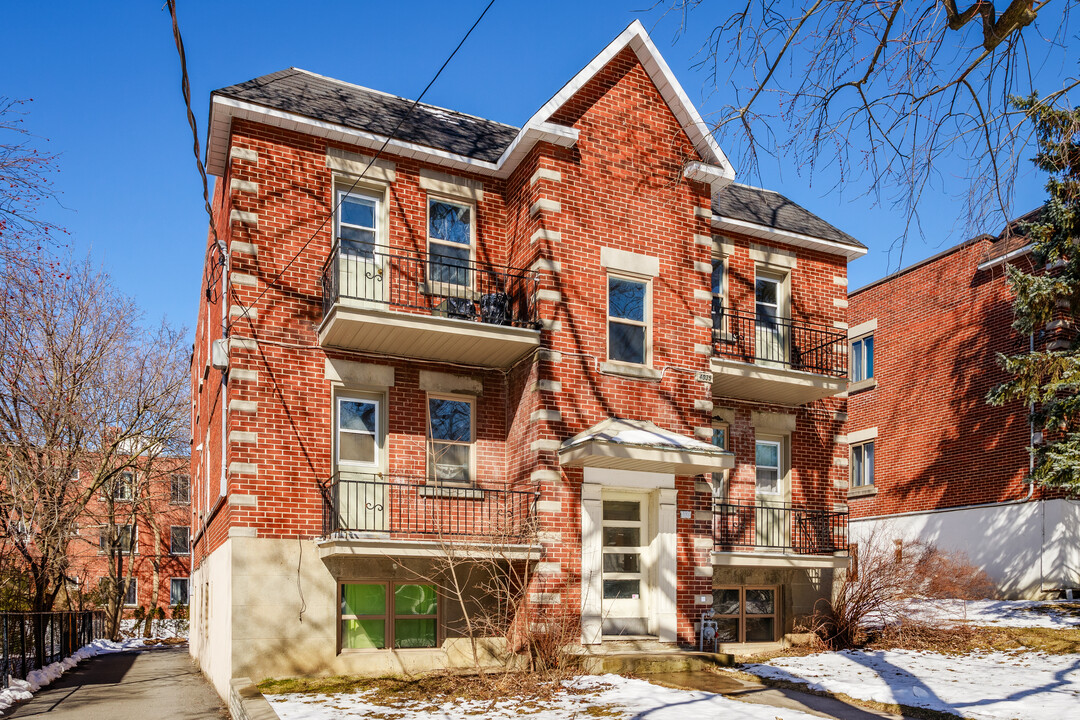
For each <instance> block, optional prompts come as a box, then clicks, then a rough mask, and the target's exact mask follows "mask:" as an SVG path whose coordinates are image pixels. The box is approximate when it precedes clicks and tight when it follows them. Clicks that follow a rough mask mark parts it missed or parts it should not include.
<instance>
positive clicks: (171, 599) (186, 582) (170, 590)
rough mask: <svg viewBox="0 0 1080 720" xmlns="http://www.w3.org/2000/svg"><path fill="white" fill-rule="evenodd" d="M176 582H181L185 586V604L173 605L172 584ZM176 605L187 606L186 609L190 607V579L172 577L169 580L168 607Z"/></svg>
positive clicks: (175, 604)
mask: <svg viewBox="0 0 1080 720" xmlns="http://www.w3.org/2000/svg"><path fill="white" fill-rule="evenodd" d="M177 580H183V581H184V585H185V586H186V590H185V591H184V594H185V595H187V599H188V601H187V602H186V603H175V602H173V583H174V582H176V581H177ZM177 605H184V606H187V607H190V606H191V578H187V577H172V578H169V607H176V606H177Z"/></svg>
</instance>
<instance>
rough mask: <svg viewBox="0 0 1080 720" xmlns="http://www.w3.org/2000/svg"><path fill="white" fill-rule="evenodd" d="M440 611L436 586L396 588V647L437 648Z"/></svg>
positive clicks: (404, 586)
mask: <svg viewBox="0 0 1080 720" xmlns="http://www.w3.org/2000/svg"><path fill="white" fill-rule="evenodd" d="M437 608H438V601H437V599H436V595H435V586H434V585H397V586H395V587H394V647H395V648H429V647H435V643H436V626H435V622H436V612H437Z"/></svg>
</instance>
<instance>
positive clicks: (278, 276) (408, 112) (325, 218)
mask: <svg viewBox="0 0 1080 720" xmlns="http://www.w3.org/2000/svg"><path fill="white" fill-rule="evenodd" d="M174 1H175V0H169V2H170V3H172V2H174ZM494 4H495V0H489V2H488V4H487V5H486V6H485V7H484V10H483V12H481V13H480V15H479V16H478V17H477V18H476V21H475V22H473V24H472V26H471V27H470V28H469V29H468V31H467V32H466V33H465V35H463V36H462V38H461V40H460V41H459V42H458V44H457V46H456V47H455V48H454V50H453V52H451V53H450V54H449V55H448V56H447V58H446V60H444V61H443V64H442V65H441V66H440V67H439V69H438V71H437V72H436V73H435V75H434V76H432V78H431V80H430V81H428V84H427V85H426V86H425V87H424V89H423V91H422V92H421V93H420V94H419V95H418V96H417V97H416V99H415V100H413V101H412V104H411V105H410V106H409V109H408V110H406V111H405V114H404V115H402V116H401V119H400V120H398V123H397V125H395V126H394V129H393V130H392V131H390V134H389V135H388V136H387V137H386V140H384V141H383V143H382V145H381V146H380V147H379V150H378V152H376V153H375V155H374V156H373V157H372V158H371V159H370V160H368V162H367V165H365V166H364V169H363V170H362V171H361V172H360V174H359V175H358V176H357V177H356V179H355V180H353V183H352V185H350V186H349V189H348V190H346V191H345V192H344V193H337V199H336V200H335V201H334V206H333V208H331V210H330V212H328V213H327V214H326V215H325V216H323V219H322V221H321V222H320V223H319V226H318V227H316V228H315V230H314V231H313V232H312V233H311V235H309V236H308V238H307V240H305V241H304V244H303V245H301V246H300V249H299V250H297V251H296V252H295V253H294V254H293V256H292V257H291V258H290V259H289V261H288V262H287V263H286V264H285V266H284V267H283V268H281V270H279V271H278V272H277V274H276V275H275V276H274V277H273V279H272V280H270V281H269V282H267V283H266V287H264V288H263V289H262V291H260V292H259V294H258V295H256V296H255V299H254V300H252V301H251V302H250V303H249V304H248V305H247V307H244V308H243V310H242V312H241V313H240V314H239V315H237V316H236V318H234V319H232V320H230V321H229V324H228V325H227V326H226V331H228V330H230V329H232V327H233V325H235V324H236V323H237V322H239V321H240V320H241V319H242V318H245V317H247V315H248V313H249V312H250V311H251V309H252V308H253V307H255V305H257V304H258V302H259V301H260V300H261V299H262V298H263V296H264V295H266V293H267V292H268V291H269V290H270V288H272V287H274V286H275V284H276V283H277V281H278V280H280V279H281V276H282V275H284V274H285V272H286V271H287V270H288V269H289V268H290V267H292V265H293V263H295V262H296V261H297V259H299V257H300V256H301V255H302V254H303V253H304V251H305V250H307V248H308V246H309V245H310V244H311V241H312V240H314V239H315V238H316V237H318V235H319V233H321V232H322V230H323V228H325V227H326V223H327V222H329V221H330V220H331V219H333V218H334V216H335V215H336V214H337V211H338V209H339V208H340V207H341V202H342V199H343V198H344V197H345V196H346V195H348V194H349V193H351V192H352V191H353V190H355V189H356V186H357V184H359V182H360V181H361V180H362V179H363V178H364V176H365V175H366V174H367V171H368V170H370V169H371V166H372V165H374V164H375V162H376V161H377V160H378V159H379V157H380V156H381V155H382V154H383V152H384V151H385V150H386V148H387V146H388V145H389V144H390V142H391V141H392V140H393V139H394V138H395V136H396V135H397V133H398V130H400V129H401V126H402V125H404V124H405V121H406V120H408V119H409V116H410V115H412V112H413V110H415V109H416V106H417V105H419V104H420V101H421V100H422V99H423V98H424V95H426V94H427V91H428V90H430V89H431V86H432V85H434V84H435V81H436V80H438V79H439V76H440V75H442V72H443V70H445V69H446V66H447V65H449V64H450V61H451V60H453V59H454V56H455V55H457V53H458V50H460V49H461V47H462V45H464V44H465V41H466V40H468V39H469V36H470V35H472V32H473V30H475V29H476V26H477V25H479V24H480V21H481V20H483V19H484V16H485V15H487V12H488V10H490V9H491V6H492V5H494Z"/></svg>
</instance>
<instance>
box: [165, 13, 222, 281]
mask: <svg viewBox="0 0 1080 720" xmlns="http://www.w3.org/2000/svg"><path fill="white" fill-rule="evenodd" d="M166 5H168V6H169V15H170V16H171V18H172V29H173V39H174V40H175V41H176V52H177V53H178V54H179V55H180V91H181V92H182V93H183V95H184V107H185V108H186V109H187V121H188V126H189V127H190V128H191V138H192V140H193V142H194V147H193V151H194V153H195V164H196V166H197V167H198V168H199V176H200V177H201V178H202V192H203V206H204V207H205V208H206V214H207V215H208V216H209V217H210V233H211V235H213V237H214V247H215V248H217V250H218V253H220V255H221V257H220V258H219V259H217V261H216V262H215V261H213V260H211V262H213V264H212V265H211V269H210V272H209V273H208V275H207V280H206V294H207V298H208V299H209V296H210V293H211V288H212V287H214V286H216V285H217V277H215V269H217V270H218V271H220V269H221V268H222V267H223V265H224V262H225V257H224V256H225V250H224V248H222V247H221V240H220V239H219V238H218V234H217V226H216V225H215V224H214V211H213V209H212V208H211V207H210V187H209V182H208V180H207V179H206V166H205V165H204V164H203V160H202V153H201V151H200V149H199V126H198V124H197V123H196V122H195V113H193V112H192V111H191V83H190V82H189V80H188V69H187V55H186V53H185V52H184V39H183V38H182V37H181V36H180V23H179V22H178V21H177V19H176V0H166ZM209 254H210V250H209V248H208V249H207V255H209Z"/></svg>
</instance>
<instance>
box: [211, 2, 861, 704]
mask: <svg viewBox="0 0 1080 720" xmlns="http://www.w3.org/2000/svg"><path fill="white" fill-rule="evenodd" d="M410 104H411V102H410V101H407V100H404V99H401V98H396V97H393V96H388V95H385V94H383V93H379V92H376V91H372V90H368V89H365V88H361V87H358V86H354V85H350V84H347V83H344V82H340V81H337V80H332V79H329V78H324V77H321V76H318V75H314V74H311V73H308V72H305V71H302V70H295V69H290V70H285V71H282V72H278V73H274V74H272V75H267V76H264V77H261V78H257V79H255V80H252V81H249V82H246V83H242V84H240V85H234V86H232V87H228V88H224V89H222V90H218V91H215V92H214V93H213V94H212V98H211V105H212V107H211V116H210V128H211V134H210V138H209V141H208V158H209V159H208V167H209V169H210V171H211V172H212V173H213V174H214V175H216V176H217V178H218V180H217V182H216V188H215V198H214V208H215V213H216V227H217V229H218V233H219V234H220V235H221V239H222V241H223V243H224V244H225V247H227V251H228V252H227V263H228V264H227V267H225V268H224V269H220V268H218V267H216V266H213V265H211V266H209V267H208V271H207V275H206V278H205V287H204V288H201V289H200V309H199V318H198V325H197V329H196V332H197V336H196V337H197V341H196V349H195V358H194V363H193V368H192V390H193V392H192V396H193V401H194V405H193V422H194V430H193V435H194V437H195V448H194V453H193V455H192V478H193V488H194V503H195V507H194V509H195V513H196V526H195V536H194V537H193V560H194V570H193V576H192V577H193V585H192V620H193V622H192V639H191V649H192V653H193V654H194V655H195V656H196V657H197V658H198V659H199V661H200V663H201V665H202V667H203V668H204V670H205V671H206V672H207V674H208V675H209V676H210V677H211V679H212V680H213V682H214V683H215V685H216V687H217V688H218V690H219V692H225V691H226V688H227V687H228V681H229V679H230V678H231V677H234V676H249V677H258V678H262V677H267V676H281V675H297V674H304V673H327V672H333V673H357V672H369V673H383V672H393V671H400V670H421V669H424V668H432V667H442V666H446V665H448V664H454V663H455V662H463V661H464V657H463V654H462V653H461V652H460V650H461V648H462V647H463V646H462V645H461V640H460V635H461V631H460V628H459V627H458V626H457V624H456V622H457V621H458V620H459V618H456V617H455V615H456V609H455V608H454V607H452V606H450V605H449V604H448V603H446V602H444V601H443V600H442V599H440V598H437V597H436V593H435V592H434V588H430V587H427V586H426V585H425V584H424V583H422V582H420V581H418V580H417V579H416V576H415V575H414V574H412V572H411V571H419V570H421V569H422V566H423V565H424V564H425V563H426V562H427V560H426V558H429V557H430V556H431V555H432V554H438V553H440V552H444V551H445V547H446V546H445V543H446V542H448V541H450V542H461V543H469V544H470V547H471V549H472V550H476V548H478V547H479V548H484V547H488V548H489V549H490V551H491V552H495V549H493V548H492V546H496V545H497V546H498V552H500V553H506V554H509V555H510V556H512V557H514V558H517V559H519V560H521V561H528V562H532V563H534V570H535V575H534V584H533V586H532V588H531V591H530V592H529V594H528V601H529V607H530V609H529V610H528V612H529V613H530V614H531V619H533V620H537V619H542V618H545V617H551V616H553V615H554V614H557V613H560V612H562V613H570V614H572V615H573V616H574V617H575V618H580V624H581V629H580V641H581V643H582V644H583V645H586V646H588V647H591V648H600V649H601V650H602V649H603V648H604V647H606V646H609V645H611V644H612V643H614V642H615V641H617V640H619V639H620V638H626V637H628V636H633V637H641V636H644V637H649V638H653V639H655V640H656V641H658V642H661V643H671V644H674V643H679V644H683V645H689V644H695V643H696V625H695V623H696V621H697V620H698V619H699V618H700V616H701V613H702V612H703V611H704V610H706V609H707V608H710V607H713V608H714V609H715V610H716V611H717V613H718V616H721V617H719V620H720V629H721V634H722V636H723V638H724V639H725V640H726V641H728V642H729V643H733V644H736V645H743V646H744V647H745V645H744V644H745V643H754V642H765V643H775V642H780V641H781V640H782V638H783V636H784V634H785V633H788V632H790V631H791V630H792V628H793V625H794V622H795V618H796V617H797V616H798V615H800V614H805V613H807V612H809V611H810V610H811V609H812V608H813V605H814V602H815V601H816V600H817V599H818V598H820V597H821V596H823V595H827V594H828V593H829V592H830V591H831V588H832V579H833V574H834V572H835V571H837V570H838V569H842V568H844V567H846V565H847V558H846V556H845V553H844V551H843V549H846V547H847V537H846V506H845V504H844V501H845V492H846V482H847V479H846V469H845V467H844V464H845V461H846V453H847V450H846V448H845V447H844V446H842V445H839V444H838V443H837V436H839V435H840V434H841V433H842V428H843V423H844V421H845V415H844V401H843V400H842V399H837V398H835V397H832V396H834V395H836V394H838V393H841V392H843V391H844V390H845V389H846V386H847V382H846V369H847V359H846V343H845V339H846V324H845V322H844V317H845V314H846V310H845V308H846V305H847V301H846V286H847V279H846V278H847V262H848V260H850V259H852V258H854V257H858V256H860V255H862V254H863V253H864V252H865V248H864V247H863V246H862V245H860V244H859V243H858V242H857V241H855V240H854V239H852V238H850V237H849V236H847V235H845V234H844V233H842V232H840V231H839V230H837V229H836V228H834V227H832V226H831V225H829V224H828V223H825V222H824V221H822V220H821V219H819V218H817V217H815V216H814V215H812V214H810V213H809V212H807V211H806V210H804V209H802V208H800V207H799V206H797V205H795V204H794V203H792V202H791V201H789V200H787V199H786V198H784V197H783V196H782V195H779V194H777V193H773V192H770V191H766V190H759V189H756V188H750V187H747V186H744V185H738V184H734V183H732V179H733V177H734V170H733V168H732V167H731V165H730V164H729V162H728V160H727V158H726V157H725V156H724V154H723V153H722V152H721V150H720V148H719V147H718V146H717V145H716V143H715V141H714V140H713V138H712V137H711V135H710V134H709V132H708V129H707V127H706V126H705V124H704V123H703V122H702V120H701V118H700V116H699V115H698V113H697V111H696V110H695V109H694V107H693V106H692V105H691V104H690V102H689V100H688V98H687V97H686V95H685V93H684V92H683V91H682V89H681V88H680V86H679V84H678V82H677V81H676V79H675V78H674V77H673V76H672V74H671V72H670V70H669V69H668V67H667V65H666V64H665V63H664V60H663V58H662V57H660V55H659V53H658V51H657V50H656V48H655V46H654V45H653V44H652V42H651V40H649V38H648V36H647V34H646V33H645V31H644V29H643V28H642V27H641V25H640V23H634V24H633V25H631V26H630V27H629V28H628V29H627V30H626V31H625V32H623V33H622V34H621V35H620V36H619V37H618V38H616V39H615V41H614V42H612V44H611V45H609V46H608V47H607V48H605V49H604V51H603V52H601V54H600V55H598V56H597V57H596V58H595V59H594V60H593V61H592V62H591V63H589V65H587V66H586V67H585V69H584V70H582V71H581V73H579V74H578V75H577V76H575V77H574V78H573V79H572V80H571V81H570V82H569V83H568V84H567V85H566V86H565V87H563V88H562V89H561V90H560V91H559V92H558V93H557V94H556V95H555V96H554V97H553V98H552V99H551V100H550V101H549V102H548V103H547V104H546V105H544V107H542V108H541V109H540V110H539V111H538V112H537V113H536V114H535V115H534V116H533V117H532V118H531V119H530V120H529V121H528V122H527V123H526V124H525V126H524V127H523V128H515V127H510V126H507V125H502V124H499V123H495V122H492V121H489V120H483V119H480V118H475V117H471V116H467V115H462V114H460V113H456V112H453V111H449V110H443V109H440V108H435V107H432V106H428V105H420V106H418V107H417V108H416V110H415V111H414V112H413V114H412V115H411V116H409V118H408V120H407V121H406V122H405V123H404V124H402V126H401V128H400V130H399V131H398V133H397V135H396V137H395V138H394V139H393V140H392V141H390V142H389V144H388V145H387V146H386V149H385V151H384V152H383V153H382V155H381V156H380V157H379V158H378V159H377V160H375V161H374V162H371V158H372V154H373V152H374V151H373V148H374V149H377V148H379V147H381V146H382V145H383V142H384V140H385V137H386V135H387V134H388V133H389V132H390V131H391V130H392V129H393V128H394V127H395V126H396V125H397V124H398V122H399V120H400V119H401V117H402V114H403V113H404V112H406V111H407V108H408V107H409V105H410ZM361 173H364V175H363V179H362V180H360V181H357V178H358V176H359V175H360V174H361ZM336 205H339V208H338V210H337V212H336V213H335V214H333V215H331V213H332V212H333V210H334V208H335V206H336ZM328 219H329V220H328ZM213 255H214V253H213V249H211V251H210V254H209V256H210V257H213ZM223 320H225V321H228V322H229V337H228V340H227V341H226V342H225V343H220V342H219V339H220V338H221V325H222V321H223ZM226 356H227V357H226ZM534 520H535V522H536V524H537V527H538V533H537V534H536V535H532V534H531V533H530V532H529V531H528V530H529V528H530V527H531V526H532V522H533V521H534ZM482 551H484V552H487V550H482ZM397 600H402V601H403V602H404V603H405V605H404V607H405V608H406V611H405V612H404V613H403V612H402V611H401V607H399V606H398V604H397V602H396V601H397ZM405 601H407V602H405ZM390 607H395V608H397V609H396V610H394V611H391V610H390V609H389V608H390ZM394 648H399V649H400V648H409V649H408V650H407V651H400V652H399V651H398V650H395V649H394ZM421 648H426V650H422V649H421Z"/></svg>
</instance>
